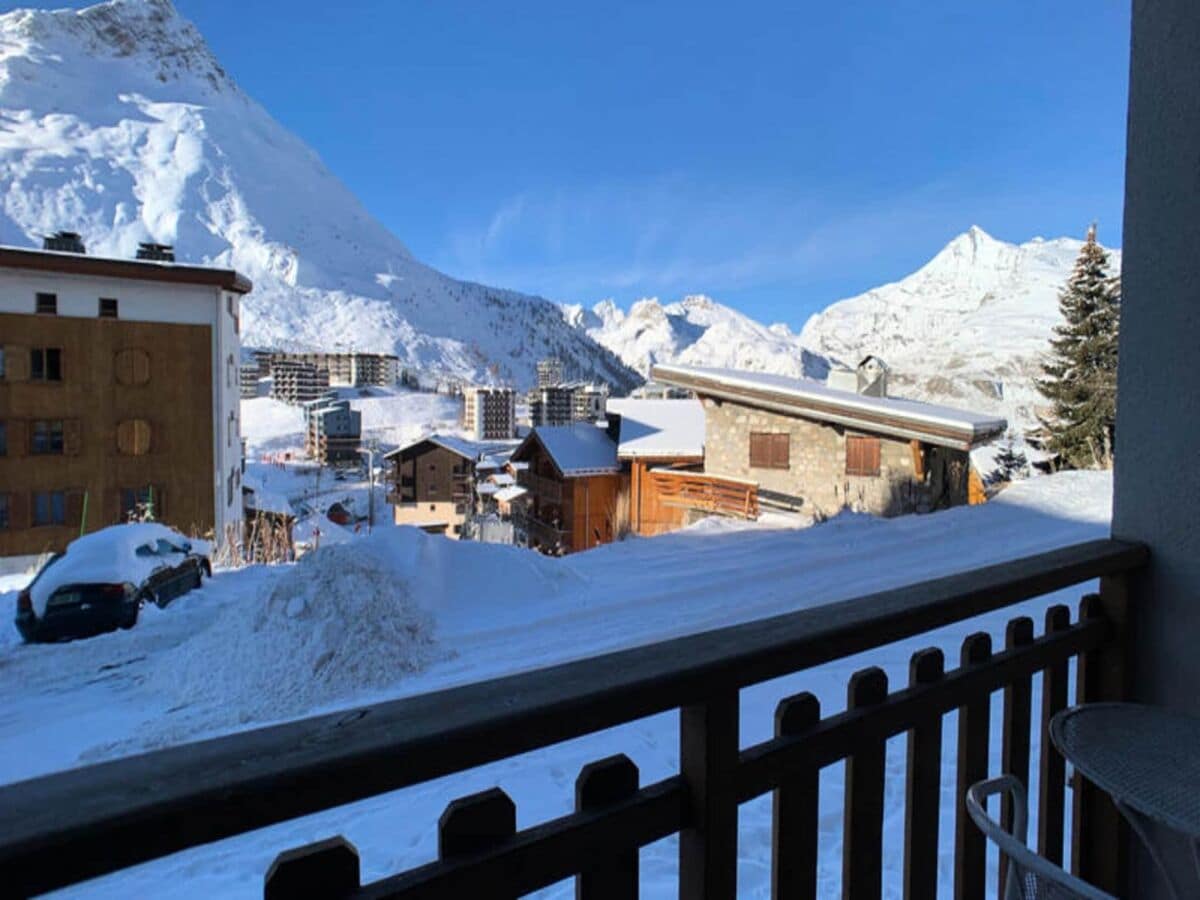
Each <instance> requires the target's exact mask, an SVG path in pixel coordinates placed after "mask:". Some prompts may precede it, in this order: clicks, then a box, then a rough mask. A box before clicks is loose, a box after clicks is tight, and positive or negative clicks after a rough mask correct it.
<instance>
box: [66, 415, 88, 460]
mask: <svg viewBox="0 0 1200 900" xmlns="http://www.w3.org/2000/svg"><path fill="white" fill-rule="evenodd" d="M82 444H83V435H82V432H81V429H80V427H79V420H78V419H64V420H63V454H64V455H65V456H78V455H79V452H80V450H81V448H82Z"/></svg>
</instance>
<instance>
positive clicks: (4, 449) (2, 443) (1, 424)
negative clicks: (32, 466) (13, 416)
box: [0, 420, 8, 456]
mask: <svg viewBox="0 0 1200 900" xmlns="http://www.w3.org/2000/svg"><path fill="white" fill-rule="evenodd" d="M0 456H8V422H6V421H4V420H0Z"/></svg>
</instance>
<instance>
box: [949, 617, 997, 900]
mask: <svg viewBox="0 0 1200 900" xmlns="http://www.w3.org/2000/svg"><path fill="white" fill-rule="evenodd" d="M991 658H992V638H991V635H989V634H986V633H984V632H978V633H976V634H972V635H968V636H967V639H966V640H965V641H963V646H962V665H963V666H964V667H966V666H976V665H982V664H984V663H986V662H987V661H988V660H989V659H991ZM990 710H991V700H990V698H989V697H988V695H987V694H984V695H983V696H981V697H975V698H973V699H972V700H970V701H968V702H967V703H965V704H964V705H963V706H962V707H961V708H960V709H959V710H958V764H957V767H956V768H957V771H958V783H957V786H956V789H955V790H956V794H955V798H954V809H955V817H954V898H955V900H978V898H981V897H983V891H984V885H985V879H986V875H987V870H986V864H987V839H986V838H985V837H984V834H983V832H982V831H980V830H979V828H978V827H977V826H976V825H975V823H974V822H972V821H971V817H970V816H969V815H968V814H967V803H966V797H967V788H969V787H970V786H971V785H973V784H975V783H976V782H977V781H982V780H983V779H985V778H987V774H988V771H987V770H988V730H989V728H988V725H989V721H988V720H989V719H990V717H991V716H990Z"/></svg>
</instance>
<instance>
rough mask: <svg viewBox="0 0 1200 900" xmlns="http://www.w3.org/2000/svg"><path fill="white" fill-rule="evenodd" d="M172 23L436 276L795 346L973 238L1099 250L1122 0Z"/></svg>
mask: <svg viewBox="0 0 1200 900" xmlns="http://www.w3.org/2000/svg"><path fill="white" fill-rule="evenodd" d="M176 3H177V5H178V7H179V8H180V10H181V11H182V12H183V13H184V14H185V15H186V16H188V17H189V18H190V19H192V20H193V21H194V22H195V23H196V24H197V25H198V26H199V27H200V28H201V30H202V31H203V32H204V34H205V35H206V37H207V38H208V40H209V43H210V44H211V45H212V47H213V49H214V50H215V51H216V53H217V55H218V56H219V57H220V59H221V60H222V62H223V64H224V65H225V66H226V67H227V68H228V69H229V70H230V72H231V73H232V74H233V75H234V77H235V78H236V79H237V80H238V81H239V82H240V83H241V85H242V86H243V87H244V88H245V89H246V90H247V91H248V92H249V93H251V94H252V95H254V96H255V97H256V98H257V99H258V100H259V101H261V102H262V103H263V104H264V105H265V106H266V107H267V108H268V109H269V110H270V111H271V112H272V113H273V114H274V115H275V116H276V117H277V118H278V119H280V120H281V121H282V122H283V123H284V124H285V125H286V126H288V127H289V128H291V129H292V130H294V131H295V132H297V133H298V134H300V135H301V136H302V137H303V138H304V139H305V140H306V141H307V142H308V143H309V144H310V145H312V146H313V147H314V148H315V149H316V150H317V152H318V153H320V155H321V156H322V158H323V159H324V160H325V162H326V163H327V164H328V165H329V167H330V168H331V169H332V170H333V171H334V172H335V173H337V174H338V175H339V176H340V177H341V178H342V179H343V180H344V181H346V182H347V183H348V184H349V186H350V187H351V188H352V189H353V190H354V191H355V192H356V193H357V194H358V195H359V196H360V197H361V198H362V200H363V201H364V203H365V204H366V205H367V207H368V208H369V209H370V210H371V211H372V212H373V213H374V214H375V215H377V216H378V217H379V218H380V219H382V220H383V221H384V222H385V223H386V224H387V225H388V226H389V227H390V228H392V230H394V231H395V232H396V233H397V234H398V235H399V236H400V237H401V239H402V240H404V241H405V242H406V243H407V244H408V246H409V247H410V248H411V249H412V250H413V252H414V253H415V254H416V255H417V256H418V257H419V258H421V259H423V260H425V261H427V262H430V263H432V264H434V265H436V266H437V267H439V268H441V269H443V270H445V271H447V272H449V273H451V274H454V275H458V276H462V277H467V278H472V279H476V280H480V281H485V282H489V283H493V284H497V285H501V286H505V287H513V288H519V289H522V290H526V291H530V292H536V293H541V294H544V295H546V296H548V297H551V298H553V299H556V300H569V301H583V302H587V303H591V302H594V301H596V300H599V299H601V298H604V297H610V296H611V297H614V298H615V299H617V300H618V302H620V303H622V304H628V303H629V302H630V301H631V300H633V299H636V298H637V297H640V296H644V295H658V296H660V297H663V298H664V299H665V298H674V297H678V296H680V295H682V294H684V293H697V292H703V293H708V294H711V295H713V296H715V297H717V298H718V299H720V300H722V301H724V302H727V303H730V304H732V305H735V306H737V307H739V308H741V309H743V310H745V311H746V312H748V313H750V314H751V315H754V316H756V317H758V318H761V319H764V320H766V321H786V322H788V323H789V324H791V325H793V326H797V327H798V326H800V325H802V324H803V322H804V320H805V318H806V317H807V316H808V315H809V314H810V313H811V312H813V311H814V310H816V309H819V308H820V307H822V306H824V305H825V304H826V303H828V302H829V301H831V300H834V299H837V298H839V297H842V296H847V295H851V294H854V293H858V292H859V291H862V290H864V289H866V288H869V287H872V286H874V285H876V284H879V283H881V282H884V281H888V280H894V279H896V278H899V277H902V276H903V275H905V274H907V273H908V272H910V271H912V270H913V269H915V268H916V267H918V266H919V265H920V264H921V263H923V262H924V261H925V260H926V259H928V257H930V256H932V255H933V253H935V252H936V251H937V250H938V249H939V248H940V247H941V246H942V245H943V244H944V243H945V242H946V241H948V240H949V239H950V238H952V237H953V236H954V235H955V234H958V233H960V232H962V231H964V230H965V229H966V228H967V227H968V226H970V225H971V224H978V225H980V226H982V227H983V228H984V229H985V230H987V231H989V232H991V233H992V234H994V235H996V236H997V237H1001V238H1004V239H1006V240H1016V241H1020V240H1026V239H1028V238H1030V237H1033V236H1035V235H1044V236H1047V237H1051V236H1058V235H1060V234H1068V233H1069V234H1074V235H1077V236H1082V234H1083V232H1084V230H1085V228H1086V225H1087V223H1088V222H1089V221H1091V220H1093V219H1095V220H1097V221H1098V222H1099V223H1100V236H1101V240H1102V241H1104V242H1105V243H1106V244H1110V245H1117V244H1119V243H1120V229H1121V205H1122V197H1121V194H1122V182H1123V157H1124V125H1125V98H1126V86H1127V68H1128V39H1129V9H1128V0H1121V2H1118V0H1056V2H1054V3H1046V2H1045V0H1004V2H1002V3H964V2H962V0H954V2H942V0H886V2H885V0H874V2H856V0H846V2H822V3H812V2H794V0H793V2H783V3H755V2H749V3H738V4H730V3H721V4H715V3H714V4H706V3H702V2H696V0H689V2H655V3H647V2H644V0H643V2H632V3H627V2H614V0H605V2H603V3H571V2H567V3H564V2H562V0H557V2H537V0H535V2H528V0H522V2H520V3H496V2H458V0H438V2H421V3H418V2H409V0H405V2H396V0H343V2H339V3H336V4H334V3H330V2H328V0H291V2H290V3H288V4H286V6H285V5H284V4H282V3H280V2H278V0H176ZM4 5H6V6H7V5H9V4H4ZM37 5H47V6H56V5H62V4H61V3H45V4H40V3H39V4H37Z"/></svg>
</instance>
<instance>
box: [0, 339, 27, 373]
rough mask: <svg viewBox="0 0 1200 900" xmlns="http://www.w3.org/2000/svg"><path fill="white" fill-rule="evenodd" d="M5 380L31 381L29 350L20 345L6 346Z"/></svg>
mask: <svg viewBox="0 0 1200 900" xmlns="http://www.w3.org/2000/svg"><path fill="white" fill-rule="evenodd" d="M4 379H5V380H6V381H28V380H29V348H28V347H22V346H21V345H20V344H5V345H4Z"/></svg>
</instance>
